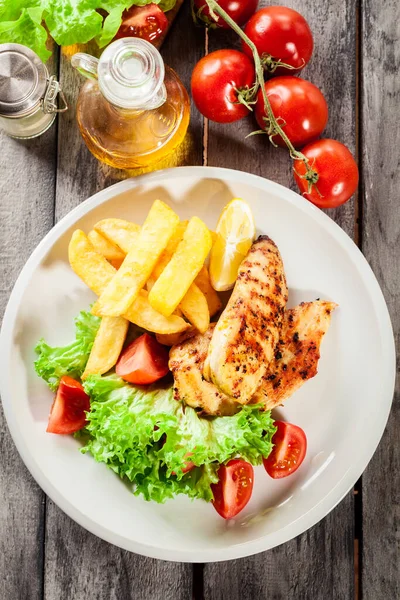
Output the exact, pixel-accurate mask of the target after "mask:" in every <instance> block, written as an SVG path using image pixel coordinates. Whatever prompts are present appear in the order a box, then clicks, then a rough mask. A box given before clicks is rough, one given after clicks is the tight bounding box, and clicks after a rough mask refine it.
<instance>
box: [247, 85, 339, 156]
mask: <svg viewBox="0 0 400 600" xmlns="http://www.w3.org/2000/svg"><path fill="white" fill-rule="evenodd" d="M265 90H266V92H267V96H268V98H269V101H270V103H271V108H272V111H273V113H274V115H275V117H276V118H278V117H279V119H280V122H281V127H282V129H283V130H284V132H285V133H286V135H287V136H288V138H289V139H290V141H291V142H292V144H293V145H294V146H296V147H301V146H304V145H305V144H308V143H309V142H311V141H314V140H315V139H316V138H317V137H318V136H320V135H321V133H322V132H323V130H324V129H325V126H326V124H327V122H328V105H327V103H326V100H325V98H324V96H323V95H322V93H321V92H320V91H319V89H318V88H317V87H316V86H315V85H314V84H313V83H310V82H309V81H305V79H301V78H300V77H290V76H289V75H287V76H284V77H275V78H274V79H270V80H269V81H267V82H266V84H265ZM255 115H256V119H257V122H258V124H259V126H260V127H261V128H262V129H265V121H264V117H265V116H266V114H265V110H264V99H263V96H262V93H261V90H259V92H258V95H257V103H256V108H255ZM274 141H275V142H276V143H277V144H279V145H280V146H285V143H284V141H283V140H282V138H281V137H280V136H275V137H274Z"/></svg>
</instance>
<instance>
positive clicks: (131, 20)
mask: <svg viewBox="0 0 400 600" xmlns="http://www.w3.org/2000/svg"><path fill="white" fill-rule="evenodd" d="M167 28H168V19H167V17H166V16H165V14H164V13H163V11H162V10H161V8H159V7H158V6H157V4H154V3H151V4H147V5H146V6H131V8H128V10H125V11H124V12H123V14H122V24H121V27H120V28H119V29H118V31H117V35H116V36H115V38H114V39H118V38H124V37H139V38H142V39H143V40H147V41H148V42H154V41H155V40H157V39H158V38H159V37H160V36H161V35H162V34H163V33H164V31H165V30H166V29H167Z"/></svg>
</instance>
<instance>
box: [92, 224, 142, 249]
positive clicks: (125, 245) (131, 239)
mask: <svg viewBox="0 0 400 600" xmlns="http://www.w3.org/2000/svg"><path fill="white" fill-rule="evenodd" d="M93 229H94V230H95V231H97V232H98V233H100V234H101V235H102V236H103V237H105V238H106V239H107V240H108V241H109V242H111V243H112V244H115V245H116V246H118V247H119V248H120V249H121V251H122V252H123V253H124V256H125V255H126V254H128V252H129V250H130V249H131V248H132V246H133V244H135V243H136V241H137V239H138V236H139V233H140V225H136V224H135V223H130V221H125V220H124V219H103V220H102V221H99V222H98V223H96V225H95V226H94V228H93Z"/></svg>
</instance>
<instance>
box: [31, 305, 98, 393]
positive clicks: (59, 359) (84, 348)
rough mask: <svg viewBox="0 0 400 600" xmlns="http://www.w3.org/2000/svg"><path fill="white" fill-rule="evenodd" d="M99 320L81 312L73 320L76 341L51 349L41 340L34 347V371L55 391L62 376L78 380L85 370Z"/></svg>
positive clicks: (88, 313)
mask: <svg viewBox="0 0 400 600" xmlns="http://www.w3.org/2000/svg"><path fill="white" fill-rule="evenodd" d="M100 321H101V319H100V318H99V317H95V316H94V315H92V314H91V313H90V312H84V311H82V312H81V313H80V314H79V315H78V317H77V318H76V320H75V330H76V339H75V341H74V342H72V344H69V345H68V346H62V347H52V346H49V345H48V344H46V342H45V341H44V340H43V339H41V340H40V341H39V342H38V344H37V345H36V348H35V352H36V353H37V354H38V358H37V359H36V361H35V370H36V373H37V374H38V375H39V377H42V379H44V380H45V381H46V382H47V383H48V385H49V387H50V388H51V389H52V390H53V391H56V390H57V388H58V385H59V382H60V379H61V377H63V375H69V376H70V377H73V378H75V379H79V377H80V376H81V375H82V373H83V371H84V370H85V366H86V363H87V361H88V358H89V354H90V351H91V349H92V346H93V342H94V338H95V337H96V333H97V330H98V328H99V326H100Z"/></svg>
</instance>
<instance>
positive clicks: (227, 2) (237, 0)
mask: <svg viewBox="0 0 400 600" xmlns="http://www.w3.org/2000/svg"><path fill="white" fill-rule="evenodd" d="M218 4H219V5H220V7H221V8H222V9H223V10H224V11H225V12H226V13H228V15H229V16H230V17H231V19H233V20H234V21H235V23H237V24H238V25H244V24H245V23H246V22H247V21H248V20H249V19H250V17H251V15H252V14H253V13H254V12H255V10H256V9H257V6H258V0H219V2H218ZM194 5H195V7H196V9H197V11H196V16H197V17H198V18H199V19H200V20H201V21H204V23H206V25H214V27H215V26H217V27H222V28H224V29H230V27H229V25H228V24H227V23H225V21H224V20H223V18H222V17H220V16H219V15H216V17H217V18H216V19H214V18H213V17H212V16H211V15H210V9H209V8H208V6H207V3H206V2H205V1H204V0H194Z"/></svg>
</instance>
